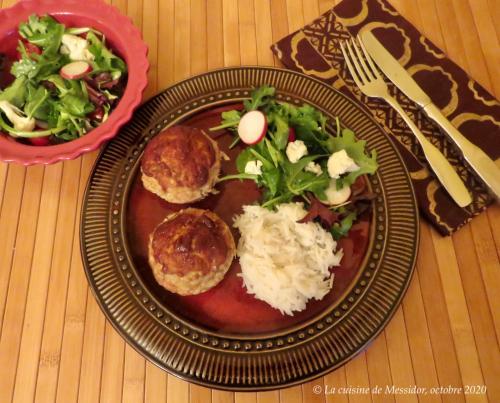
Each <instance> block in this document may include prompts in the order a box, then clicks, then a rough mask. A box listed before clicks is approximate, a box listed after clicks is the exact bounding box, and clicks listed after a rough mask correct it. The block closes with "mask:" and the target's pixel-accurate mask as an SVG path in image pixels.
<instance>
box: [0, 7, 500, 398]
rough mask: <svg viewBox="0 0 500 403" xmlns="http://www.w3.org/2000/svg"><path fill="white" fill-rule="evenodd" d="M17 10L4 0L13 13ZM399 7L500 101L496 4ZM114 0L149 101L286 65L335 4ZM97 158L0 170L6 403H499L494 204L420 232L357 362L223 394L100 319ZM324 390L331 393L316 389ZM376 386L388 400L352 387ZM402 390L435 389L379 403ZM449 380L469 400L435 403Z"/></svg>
mask: <svg viewBox="0 0 500 403" xmlns="http://www.w3.org/2000/svg"><path fill="white" fill-rule="evenodd" d="M346 1H349V0H346ZM11 3H12V1H7V0H3V4H2V1H1V0H0V4H2V6H3V7H7V6H9V5H10V4H11ZM391 3H392V4H393V5H394V6H395V7H396V8H397V9H398V10H399V11H400V12H401V13H402V14H403V15H404V16H405V17H406V18H408V19H409V20H410V21H411V22H412V23H414V24H415V25H416V26H417V27H418V28H419V29H420V30H421V31H422V32H423V33H424V34H425V35H427V36H428V37H429V38H430V39H431V40H433V41H434V43H436V44H437V45H438V46H439V47H440V48H441V49H443V50H444V51H445V52H446V53H447V54H448V55H449V56H450V57H451V58H452V59H453V60H455V61H456V62H457V63H458V64H460V65H461V66H463V67H464V68H465V70H466V71H467V72H469V73H470V75H471V76H472V77H473V78H475V79H476V80H477V81H479V82H480V83H481V84H482V85H483V86H484V87H486V88H487V89H488V90H490V91H492V93H493V94H495V95H496V97H497V98H500V74H499V73H500V71H499V66H500V45H499V38H500V25H498V21H500V1H498V0H468V1H467V0H418V1H417V0H397V1H396V0H391ZM113 4H114V5H116V6H117V7H118V8H120V10H122V12H123V13H126V14H128V15H129V16H130V17H131V18H132V19H133V21H134V23H135V25H137V26H138V27H139V28H140V29H142V32H143V35H144V39H145V41H146V42H147V43H148V45H149V48H150V52H149V60H150V63H151V69H150V72H149V86H148V88H147V91H146V94H145V97H146V98H149V97H150V96H152V95H153V94H155V93H156V92H158V91H160V90H162V89H164V88H166V87H168V86H169V85H171V84H172V83H174V82H176V81H178V80H180V79H183V78H186V77H189V76H191V75H193V74H197V73H201V72H204V71H207V70H209V69H214V68H217V67H222V66H235V65H255V64H259V65H277V64H278V63H277V61H276V59H274V58H273V56H272V54H271V51H270V50H269V46H270V45H271V43H273V42H274V41H276V40H278V39H280V38H281V37H283V36H285V35H286V34H287V33H289V32H292V31H294V30H296V29H297V28H299V27H301V26H302V25H304V24H305V23H307V22H309V21H311V20H312V19H313V18H315V17H317V16H319V15H320V14H321V13H323V12H325V11H327V10H328V9H329V8H330V7H332V6H333V5H334V4H335V2H334V1H324V0H319V1H318V0H272V1H270V2H269V1H268V0H239V1H236V0H207V1H204V0H191V1H183V0H176V1H174V0H128V1H127V0H113ZM96 155H97V153H96V152H93V153H90V154H87V155H85V156H84V157H82V158H79V159H77V160H74V161H68V162H64V163H59V164H56V165H51V166H47V167H43V166H34V167H29V168H25V167H22V166H18V165H7V164H0V329H1V336H0V360H1V365H0V402H8V401H11V400H14V401H15V402H29V401H32V400H36V401H40V402H51V401H57V402H61V403H66V402H73V401H76V400H78V401H79V402H84V403H86V402H95V401H99V400H101V401H103V402H119V401H122V400H123V401H127V402H142V401H147V402H164V401H168V402H169V403H180V402H188V401H190V402H200V403H209V402H214V403H215V402H236V403H243V402H259V403H263V402H268V403H274V402H286V403H289V402H309V401H311V402H325V401H326V402H333V401H335V402H337V401H352V402H358V401H360V402H364V401H367V402H368V401H372V400H373V401H377V402H390V401H417V400H422V401H441V400H443V401H448V402H461V401H464V400H467V401H469V400H470V401H488V400H489V401H491V402H500V353H499V340H500V267H499V266H500V265H499V252H500V208H499V207H498V206H494V207H491V208H490V209H489V210H488V211H487V212H486V213H483V214H482V215H480V216H479V217H477V218H476V219H474V220H473V222H472V223H471V224H469V225H467V226H465V227H464V228H463V229H461V230H460V231H459V232H458V233H457V234H455V235H454V236H452V237H447V238H443V237H441V236H439V235H438V234H437V233H436V231H434V230H433V229H432V228H431V227H430V226H429V225H428V224H426V223H422V225H421V227H422V228H421V242H420V252H419V257H418V263H417V270H416V273H415V275H414V277H413V280H412V282H411V285H410V287H409V290H408V292H407V294H406V296H405V298H404V300H403V303H402V305H401V306H400V307H399V308H398V310H397V312H396V314H395V315H394V317H393V319H392V320H391V321H390V323H389V324H388V326H387V327H386V329H385V330H384V331H383V332H382V333H381V334H380V336H378V337H377V338H376V340H374V341H373V342H372V343H371V345H370V346H368V348H367V349H366V350H365V351H364V352H362V353H361V354H359V355H358V356H356V358H355V359H353V360H352V361H350V362H349V363H348V364H346V365H345V366H343V367H341V368H340V369H338V370H336V371H335V372H332V373H330V374H328V375H327V376H325V377H323V378H320V379H317V380H315V381H312V382H310V383H306V384H303V385H301V386H296V387H293V388H289V389H283V390H280V391H273V392H265V393H230V392H221V391H217V390H210V389H207V388H204V387H200V386H196V385H193V384H189V383H187V382H184V381H182V380H180V379H178V378H176V377H174V376H171V375H168V374H167V373H165V372H163V371H161V370H160V369H158V368H156V367H155V366H154V365H152V364H151V363H149V362H147V361H145V360H144V358H142V356H140V355H139V354H137V353H136V352H135V351H134V350H133V349H132V348H131V347H129V346H128V345H127V344H126V343H125V342H124V341H123V340H122V338H121V337H120V336H119V335H118V334H117V333H116V332H115V330H114V329H113V328H112V327H111V325H110V324H109V323H107V321H106V320H105V318H104V315H103V314H102V313H101V311H100V309H99V307H98V305H97V303H96V301H95V299H94V297H93V295H92V293H91V291H90V290H89V288H88V285H87V281H86V278H85V274H84V272H83V268H82V262H81V259H80V248H79V242H80V241H79V216H80V205H81V200H82V193H83V191H84V188H85V184H86V181H87V177H88V175H89V172H90V169H91V166H92V163H93V161H94V159H95V157H96ZM317 385H320V386H321V387H322V388H323V391H321V392H320V393H317V394H315V391H317V389H314V388H313V387H314V386H317ZM377 385H378V386H380V387H381V388H382V392H381V393H380V394H375V393H373V394H362V393H356V392H359V390H360V389H361V388H364V387H370V388H373V387H375V386H377ZM393 385H394V386H396V387H412V386H414V385H416V386H417V387H419V388H426V390H427V393H428V394H427V395H425V394H423V393H420V394H416V393H412V392H413V390H411V389H410V390H407V391H404V390H403V391H402V392H403V393H401V394H392V393H384V392H386V391H387V390H386V387H389V388H390V387H392V386H393ZM346 386H351V387H352V388H353V389H351V390H350V391H349V390H341V391H338V389H337V392H336V393H333V390H332V389H333V387H336V388H340V387H346ZM448 386H453V387H455V388H461V390H462V393H459V394H446V393H441V394H439V393H438V394H431V388H433V387H443V388H445V387H448ZM354 388H358V389H354ZM325 389H327V390H328V392H327V393H325ZM484 389H487V392H486V393H482V392H484ZM342 391H343V392H344V393H341V392H342ZM434 391H435V390H434ZM463 391H467V392H469V393H471V392H479V394H464V393H463ZM348 392H350V393H348ZM405 392H409V393H405ZM442 392H446V391H445V390H442Z"/></svg>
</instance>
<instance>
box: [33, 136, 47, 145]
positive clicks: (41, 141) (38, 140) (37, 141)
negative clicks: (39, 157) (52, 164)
mask: <svg viewBox="0 0 500 403" xmlns="http://www.w3.org/2000/svg"><path fill="white" fill-rule="evenodd" d="M28 141H29V142H30V143H31V145H33V146H39V147H41V146H48V145H50V140H49V136H45V137H31V138H29V139H28Z"/></svg>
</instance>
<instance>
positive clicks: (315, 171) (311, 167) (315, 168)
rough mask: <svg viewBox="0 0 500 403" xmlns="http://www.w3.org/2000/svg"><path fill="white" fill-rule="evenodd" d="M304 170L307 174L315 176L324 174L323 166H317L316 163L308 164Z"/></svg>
mask: <svg viewBox="0 0 500 403" xmlns="http://www.w3.org/2000/svg"><path fill="white" fill-rule="evenodd" d="M304 170H305V171H306V172H311V173H313V174H316V175H317V176H319V175H321V174H322V173H323V170H322V169H321V166H320V165H319V164H316V163H315V162H314V161H311V162H310V163H309V164H307V165H306V167H305V168H304Z"/></svg>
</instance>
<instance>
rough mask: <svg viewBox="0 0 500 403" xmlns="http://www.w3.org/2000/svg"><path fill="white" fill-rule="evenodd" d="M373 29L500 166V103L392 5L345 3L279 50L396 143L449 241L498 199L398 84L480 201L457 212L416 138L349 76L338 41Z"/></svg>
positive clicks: (423, 204)
mask: <svg viewBox="0 0 500 403" xmlns="http://www.w3.org/2000/svg"><path fill="white" fill-rule="evenodd" d="M362 27H368V28H371V29H373V30H374V31H373V33H374V34H375V36H377V38H378V39H379V40H380V42H381V43H382V44H383V45H384V46H385V47H386V48H387V49H388V50H389V51H390V52H391V54H392V55H393V56H394V57H396V59H398V60H399V62H400V63H401V64H402V65H403V66H404V67H405V68H406V70H407V71H408V72H409V73H410V74H411V75H412V76H413V77H414V78H415V80H416V81H417V82H418V84H419V85H420V86H421V87H422V88H423V90H424V91H425V92H426V93H427V94H428V95H429V96H430V97H431V99H432V101H433V102H434V103H435V104H436V105H437V106H438V107H439V108H440V109H441V110H442V112H443V114H444V115H445V116H446V117H447V118H448V119H449V120H450V121H451V122H452V124H453V125H455V127H457V128H458V129H459V130H460V131H461V132H462V134H464V135H465V136H466V137H467V138H468V139H469V140H470V141H472V142H473V143H475V144H476V145H477V146H479V147H480V148H482V149H483V150H484V151H485V152H486V153H487V154H488V155H489V156H490V157H491V158H493V160H496V161H497V163H498V162H499V161H500V160H499V159H500V103H499V102H498V101H497V100H496V99H495V98H493V97H492V96H491V95H490V94H489V93H488V92H487V91H486V90H485V89H484V88H483V87H481V86H480V85H479V84H478V83H477V82H475V81H474V80H473V79H471V78H470V77H469V76H468V75H467V73H466V72H465V71H463V70H462V69H461V68H460V67H458V66H457V65H456V64H455V63H453V62H452V61H451V60H450V59H448V58H447V57H446V55H445V54H444V53H443V52H442V51H441V50H439V49H438V48H437V47H436V46H435V45H434V44H433V43H432V42H431V41H429V40H428V39H427V38H425V37H424V36H423V35H422V34H420V32H418V31H417V30H416V28H415V27H414V26H413V25H411V24H410V23H409V22H408V21H406V20H405V19H404V18H403V17H402V16H401V15H399V14H398V13H397V11H396V10H395V9H394V8H393V7H392V6H391V5H390V4H389V3H388V2H387V1H386V0H344V1H343V2H341V3H340V4H338V5H337V6H335V7H334V8H333V9H332V10H330V11H328V12H327V13H325V14H324V15H323V16H321V17H320V18H318V19H317V20H315V21H313V22H312V23H311V24H309V25H307V26H305V27H303V28H302V29H300V30H298V31H297V32H294V33H293V34H291V35H289V36H287V37H286V38H283V39H282V40H280V41H279V42H277V43H275V44H274V45H273V46H272V50H273V52H274V53H275V54H276V56H277V57H278V58H279V59H280V60H281V61H282V62H283V64H284V65H285V66H287V67H288V68H290V69H293V70H297V71H300V72H303V73H305V74H308V75H310V76H312V77H316V78H319V79H321V80H323V81H325V82H327V83H329V84H331V85H332V86H333V87H334V88H336V89H338V90H340V91H341V92H343V93H345V94H347V95H349V96H351V97H352V98H354V99H356V100H358V102H359V103H360V104H362V105H365V106H366V108H367V110H368V111H369V112H371V113H372V114H373V117H374V118H375V119H376V120H377V121H378V122H379V123H380V124H381V126H382V127H383V128H384V129H385V130H386V131H387V133H389V134H390V135H391V137H392V138H393V139H396V141H395V144H396V145H397V147H398V149H399V151H400V152H401V154H402V156H403V158H404V160H405V162H406V166H407V167H408V170H409V171H410V174H411V177H412V180H413V184H414V187H415V191H416V194H417V199H418V203H419V205H420V210H421V211H422V213H423V214H424V216H425V217H426V218H427V219H428V220H429V221H430V222H431V223H432V224H433V225H434V226H435V227H436V229H437V230H438V231H439V232H440V233H441V234H443V235H449V234H451V233H452V232H454V231H456V230H457V229H458V228H460V227H461V226H462V225H464V224H465V223H467V222H468V221H470V220H471V219H472V218H473V217H474V216H475V215H477V214H479V213H480V212H481V211H483V210H484V209H485V208H486V206H487V205H488V204H490V203H491V202H492V201H493V199H492V197H491V196H490V195H488V193H487V191H486V188H485V186H484V185H483V184H482V182H481V181H480V180H478V179H476V177H475V176H474V174H473V172H472V170H471V169H469V167H468V166H467V165H466V164H465V163H464V162H463V161H462V160H461V159H460V153H459V152H457V150H456V149H455V146H454V144H453V143H452V142H450V141H449V140H448V139H447V138H446V137H445V136H444V135H443V134H442V133H441V132H440V130H439V128H438V126H437V125H436V124H434V122H432V121H431V120H430V119H428V118H427V117H426V115H425V114H424V113H423V112H422V111H420V110H419V109H418V107H417V105H416V104H414V103H413V102H412V101H410V100H409V99H408V98H406V96H405V95H404V94H403V93H402V92H401V91H399V90H398V89H397V88H396V87H395V86H394V85H392V83H389V81H388V80H386V81H387V82H388V85H389V91H390V92H391V94H392V95H394V96H395V97H396V99H397V100H398V101H399V102H400V104H401V105H402V106H403V108H404V109H405V110H406V112H408V114H409V115H410V116H411V117H412V119H413V121H414V122H415V123H416V124H417V125H418V127H419V128H420V130H421V131H422V132H423V133H424V134H425V135H426V136H427V137H428V138H429V139H430V140H431V141H432V143H433V144H435V145H436V146H438V147H439V148H440V149H441V151H442V152H443V153H444V155H445V156H446V157H447V158H448V160H449V161H450V162H451V163H452V164H453V166H454V167H455V168H456V170H457V172H458V173H459V175H460V176H461V177H462V179H463V180H464V182H465V184H466V186H467V187H468V189H469V190H470V192H471V194H472V196H473V200H474V201H473V204H472V205H470V206H468V207H467V208H460V207H458V206H457V205H456V204H455V203H454V201H453V200H452V199H451V198H450V197H449V196H448V194H447V193H446V191H445V190H444V188H442V186H441V185H440V183H439V182H438V181H437V180H436V179H435V178H434V176H433V174H432V171H430V170H429V168H428V166H427V163H426V161H425V158H424V156H423V153H422V150H421V149H420V146H419V145H418V143H417V141H416V139H415V136H414V135H413V133H412V132H411V131H410V129H409V128H408V127H407V126H406V125H405V123H404V122H403V120H402V119H401V118H400V117H399V115H397V114H396V112H395V111H394V110H393V109H392V108H391V107H390V106H389V105H388V104H386V103H385V101H382V100H378V99H373V98H372V99H369V98H367V97H366V96H364V95H363V94H362V93H361V92H360V91H359V89H358V88H357V87H356V85H355V84H354V82H353V80H352V78H351V76H350V74H349V72H348V71H347V68H346V65H345V63H344V59H343V57H342V53H341V51H340V47H339V41H340V40H342V39H348V38H350V37H351V35H356V34H357V33H358V31H359V30H360V29H361V28H362Z"/></svg>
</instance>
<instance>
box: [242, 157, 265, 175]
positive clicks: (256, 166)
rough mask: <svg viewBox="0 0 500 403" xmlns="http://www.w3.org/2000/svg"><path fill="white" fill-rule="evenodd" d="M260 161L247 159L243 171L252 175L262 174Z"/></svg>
mask: <svg viewBox="0 0 500 403" xmlns="http://www.w3.org/2000/svg"><path fill="white" fill-rule="evenodd" d="M261 168H262V161H259V160H255V161H248V162H247V163H246V165H245V173H246V174H252V175H262V169H261Z"/></svg>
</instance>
